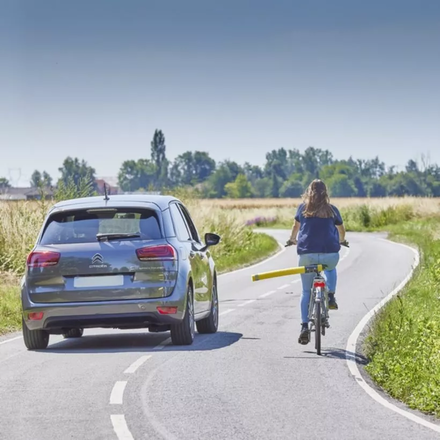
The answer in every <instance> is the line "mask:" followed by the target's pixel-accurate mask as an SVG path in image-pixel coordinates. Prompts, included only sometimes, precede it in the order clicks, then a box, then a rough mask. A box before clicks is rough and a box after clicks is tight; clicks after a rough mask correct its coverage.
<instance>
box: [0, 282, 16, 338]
mask: <svg viewBox="0 0 440 440" xmlns="http://www.w3.org/2000/svg"><path fill="white" fill-rule="evenodd" d="M19 291H20V289H19V281H18V280H15V277H7V278H6V277H5V278H0V335H2V334H4V333H8V332H11V331H14V330H18V329H19V328H20V327H21V306H20V293H19Z"/></svg>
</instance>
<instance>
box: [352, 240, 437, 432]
mask: <svg viewBox="0 0 440 440" xmlns="http://www.w3.org/2000/svg"><path fill="white" fill-rule="evenodd" d="M386 241H388V242H390V241H389V240H386ZM391 243H393V244H395V245H398V246H403V247H405V248H407V249H411V250H412V251H413V252H414V265H413V267H412V269H411V271H410V273H409V274H408V275H407V277H406V278H405V279H404V280H403V281H402V282H401V283H400V284H399V285H398V286H397V287H396V288H395V289H394V290H393V291H392V292H391V293H390V294H388V295H387V296H386V297H385V298H384V299H382V301H380V302H379V303H378V304H377V305H376V306H375V307H374V308H373V309H372V310H370V311H369V312H368V313H367V314H366V315H365V316H364V317H363V318H362V319H361V321H360V322H359V324H358V325H357V326H356V328H355V329H354V330H353V333H352V334H351V335H350V337H349V338H348V341H347V348H346V351H347V352H346V355H345V356H346V360H347V365H348V369H349V370H350V373H351V374H352V375H353V377H354V378H355V379H356V382H357V383H358V384H359V386H360V387H361V388H362V389H363V390H364V391H365V392H366V393H367V394H368V395H369V396H370V397H372V398H373V399H374V400H375V401H376V402H378V403H380V404H381V405H383V406H384V407H385V408H388V409H390V410H391V411H394V412H396V413H397V414H400V415H401V416H403V417H406V418H407V419H409V420H411V421H413V422H415V423H418V424H419V425H422V426H425V427H426V428H430V429H432V430H433V431H436V432H440V425H436V424H434V423H431V422H428V421H427V420H425V419H423V418H421V417H419V416H417V415H415V414H413V413H411V412H409V411H405V410H404V409H401V408H398V407H397V406H396V405H393V404H392V403H391V402H389V401H388V400H386V399H384V398H383V397H382V396H381V395H380V394H379V393H378V392H377V391H376V390H374V389H373V388H371V387H370V385H368V383H367V382H366V381H365V380H364V378H363V377H362V375H361V373H360V371H359V368H358V366H357V363H356V359H355V356H353V354H354V353H356V345H357V340H358V338H359V335H360V334H361V333H362V331H363V329H364V328H365V326H366V325H367V324H368V322H369V321H370V319H371V318H372V317H373V316H374V315H375V314H376V313H377V312H378V311H379V310H380V309H381V308H382V307H383V306H384V305H385V304H386V303H387V302H388V301H389V300H390V299H391V298H393V297H394V296H395V295H396V294H397V293H399V292H400V291H401V290H402V289H403V288H404V287H405V285H406V284H407V283H408V281H409V280H410V279H411V277H412V275H413V273H414V269H415V268H416V267H417V266H418V265H419V263H420V255H419V252H418V251H417V250H416V249H414V248H412V247H410V246H406V245H404V244H401V243H394V242H391ZM350 353H352V354H350Z"/></svg>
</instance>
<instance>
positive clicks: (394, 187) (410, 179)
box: [388, 172, 424, 197]
mask: <svg viewBox="0 0 440 440" xmlns="http://www.w3.org/2000/svg"><path fill="white" fill-rule="evenodd" d="M388 195H389V196H395V197H402V196H421V195H424V190H423V188H422V187H421V186H420V184H419V183H418V182H417V180H416V179H415V178H414V176H412V175H411V174H409V173H404V172H400V173H397V174H396V175H395V176H394V177H393V178H392V179H391V180H390V182H389V186H388Z"/></svg>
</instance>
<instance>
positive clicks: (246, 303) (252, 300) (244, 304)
mask: <svg viewBox="0 0 440 440" xmlns="http://www.w3.org/2000/svg"><path fill="white" fill-rule="evenodd" d="M255 301H256V299H250V300H248V301H245V302H244V303H243V304H240V305H239V306H238V307H244V306H247V305H248V304H252V303H253V302H255Z"/></svg>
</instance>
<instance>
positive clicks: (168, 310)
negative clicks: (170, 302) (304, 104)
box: [157, 306, 177, 315]
mask: <svg viewBox="0 0 440 440" xmlns="http://www.w3.org/2000/svg"><path fill="white" fill-rule="evenodd" d="M157 311H158V312H159V313H160V314H161V315H175V314H176V313H177V307H160V306H159V307H157Z"/></svg>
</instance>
